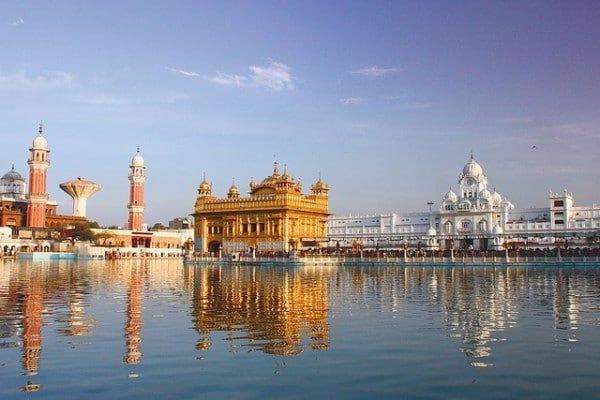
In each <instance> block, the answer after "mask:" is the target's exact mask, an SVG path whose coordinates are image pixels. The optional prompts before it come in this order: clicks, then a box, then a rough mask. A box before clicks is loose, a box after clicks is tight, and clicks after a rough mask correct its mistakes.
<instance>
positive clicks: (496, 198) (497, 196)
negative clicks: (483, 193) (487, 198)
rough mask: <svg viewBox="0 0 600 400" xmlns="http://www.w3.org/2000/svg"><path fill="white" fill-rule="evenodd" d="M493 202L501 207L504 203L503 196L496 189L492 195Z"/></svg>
mask: <svg viewBox="0 0 600 400" xmlns="http://www.w3.org/2000/svg"><path fill="white" fill-rule="evenodd" d="M492 201H493V202H494V205H500V203H502V196H500V193H498V192H496V189H494V193H492Z"/></svg>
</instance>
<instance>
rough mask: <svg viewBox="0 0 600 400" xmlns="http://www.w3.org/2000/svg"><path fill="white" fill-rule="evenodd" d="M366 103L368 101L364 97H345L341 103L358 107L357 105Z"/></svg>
mask: <svg viewBox="0 0 600 400" xmlns="http://www.w3.org/2000/svg"><path fill="white" fill-rule="evenodd" d="M365 101H366V99H365V98H364V97H345V98H343V99H340V103H342V104H346V105H356V104H360V103H364V102H365Z"/></svg>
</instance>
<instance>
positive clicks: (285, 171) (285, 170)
mask: <svg viewBox="0 0 600 400" xmlns="http://www.w3.org/2000/svg"><path fill="white" fill-rule="evenodd" d="M283 174H284V175H287V164H283Z"/></svg>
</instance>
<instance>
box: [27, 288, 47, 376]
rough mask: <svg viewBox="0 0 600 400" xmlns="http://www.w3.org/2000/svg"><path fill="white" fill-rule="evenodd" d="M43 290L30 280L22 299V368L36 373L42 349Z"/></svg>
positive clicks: (28, 372) (29, 372)
mask: <svg viewBox="0 0 600 400" xmlns="http://www.w3.org/2000/svg"><path fill="white" fill-rule="evenodd" d="M42 309H43V292H42V287H41V285H40V284H38V283H36V282H33V281H32V282H30V283H29V286H28V287H27V292H26V293H25V300H24V301H23V333H22V337H23V369H24V370H25V372H26V373H27V374H35V373H37V371H38V369H39V365H40V352H41V350H42V323H43V321H42Z"/></svg>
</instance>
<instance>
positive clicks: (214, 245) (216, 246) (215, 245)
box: [208, 240, 221, 254]
mask: <svg viewBox="0 0 600 400" xmlns="http://www.w3.org/2000/svg"><path fill="white" fill-rule="evenodd" d="M219 250H221V242H219V241H218V240H213V241H212V242H210V243H209V244H208V252H209V253H212V254H217V253H219Z"/></svg>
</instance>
